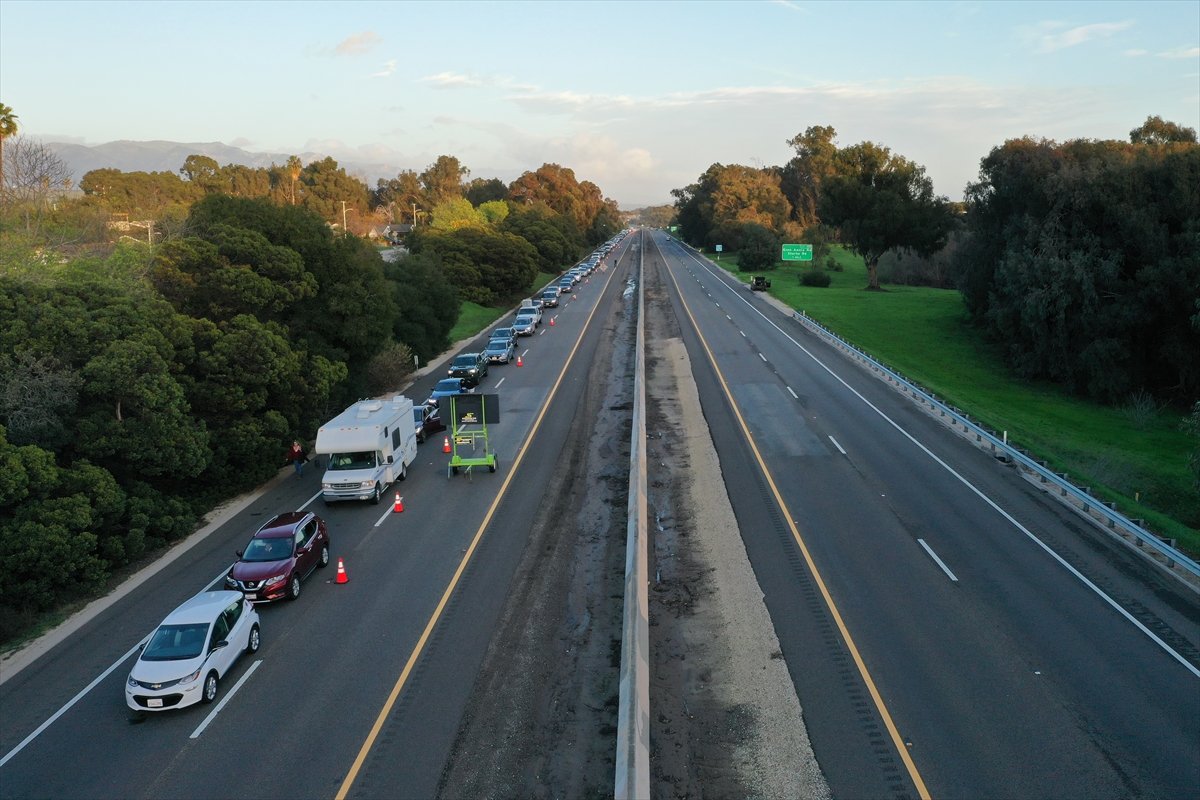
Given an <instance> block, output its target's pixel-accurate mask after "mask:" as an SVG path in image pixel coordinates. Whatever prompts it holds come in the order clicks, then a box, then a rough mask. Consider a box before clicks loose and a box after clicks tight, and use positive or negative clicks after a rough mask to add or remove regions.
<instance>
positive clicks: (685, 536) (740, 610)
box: [646, 281, 830, 798]
mask: <svg viewBox="0 0 1200 800" xmlns="http://www.w3.org/2000/svg"><path fill="white" fill-rule="evenodd" d="M654 283H655V282H653V281H651V283H649V284H648V290H647V337H646V338H647V341H648V344H647V354H646V372H647V381H648V382H647V393H648V395H650V396H651V397H653V398H654V400H653V402H650V403H649V406H650V408H649V413H648V418H647V436H648V438H649V447H648V460H649V463H650V465H651V466H650V492H649V501H650V508H651V510H652V514H653V516H654V520H653V521H652V523H651V526H650V527H651V538H652V540H653V550H652V552H651V557H650V563H651V568H650V572H651V576H650V581H651V582H650V650H651V663H652V669H651V679H650V696H651V712H650V743H651V752H650V759H651V792H652V794H653V796H654V797H656V798H674V797H679V798H698V797H705V796H708V797H771V798H800V797H805V798H827V797H829V796H830V795H829V788H828V786H827V785H826V783H825V779H824V777H823V776H822V775H821V773H820V770H819V768H818V767H817V764H816V759H815V758H814V756H813V753H812V747H811V746H810V744H809V741H808V734H807V730H806V728H805V726H804V721H803V718H802V714H801V709H800V703H799V700H798V699H797V696H796V691H795V687H794V686H793V684H792V681H791V677H790V675H789V674H788V671H787V667H786V664H785V663H784V661H783V656H782V652H781V650H780V647H779V641H778V639H777V638H776V636H775V629H774V626H773V624H772V623H771V619H770V616H769V614H768V612H767V609H766V606H765V604H764V603H763V600H762V592H761V591H760V589H759V587H758V582H757V580H756V579H755V577H754V573H753V570H752V569H751V567H750V562H749V559H748V558H747V556H746V551H745V547H744V546H743V544H742V539H741V535H740V533H739V531H738V527H737V520H736V519H735V518H734V515H733V508H732V506H731V504H730V502H729V497H728V495H727V494H726V492H725V483H724V480H723V478H722V475H721V465H720V462H719V461H718V459H717V454H716V451H715V449H714V447H713V444H712V438H711V436H710V435H709V431H708V425H707V424H706V423H705V420H704V416H703V412H702V410H701V407H700V402H699V397H698V395H697V393H696V386H695V382H694V381H693V379H692V373H691V364H690V362H689V360H688V355H687V352H686V350H685V348H684V346H683V343H682V342H681V341H680V339H679V338H678V329H677V325H676V323H675V320H674V319H673V317H672V315H671V308H670V305H669V303H668V302H667V301H666V298H665V297H664V296H663V295H662V293H661V291H660V290H659V287H657V286H655V285H654ZM650 287H653V288H650Z"/></svg>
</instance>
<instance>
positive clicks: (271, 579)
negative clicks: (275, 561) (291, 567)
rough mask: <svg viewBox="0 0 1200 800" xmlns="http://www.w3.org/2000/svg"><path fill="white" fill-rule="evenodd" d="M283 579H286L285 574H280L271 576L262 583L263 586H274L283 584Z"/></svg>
mask: <svg viewBox="0 0 1200 800" xmlns="http://www.w3.org/2000/svg"><path fill="white" fill-rule="evenodd" d="M285 578H287V573H286V572H281V573H279V574H278V575H272V576H271V577H269V578H267V579H266V580H265V581H263V586H274V585H275V584H277V583H283V581H284V579H285Z"/></svg>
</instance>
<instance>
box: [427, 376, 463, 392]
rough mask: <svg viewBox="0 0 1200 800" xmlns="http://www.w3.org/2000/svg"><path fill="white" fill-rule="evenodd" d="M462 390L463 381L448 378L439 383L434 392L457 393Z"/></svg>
mask: <svg viewBox="0 0 1200 800" xmlns="http://www.w3.org/2000/svg"><path fill="white" fill-rule="evenodd" d="M461 388H462V381H460V380H459V379H458V378H447V379H445V380H440V381H438V383H437V386H435V387H433V390H434V391H435V392H457V391H458V390H459V389H461Z"/></svg>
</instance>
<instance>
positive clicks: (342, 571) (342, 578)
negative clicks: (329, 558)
mask: <svg viewBox="0 0 1200 800" xmlns="http://www.w3.org/2000/svg"><path fill="white" fill-rule="evenodd" d="M335 582H336V583H349V582H350V578H349V577H347V576H346V565H345V564H343V563H342V557H341V556H338V576H337V581H335Z"/></svg>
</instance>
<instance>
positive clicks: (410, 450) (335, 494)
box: [314, 395, 417, 503]
mask: <svg viewBox="0 0 1200 800" xmlns="http://www.w3.org/2000/svg"><path fill="white" fill-rule="evenodd" d="M314 451H315V452H316V453H318V454H320V455H325V456H328V458H329V462H328V464H326V467H325V477H324V478H322V479H321V497H322V499H323V500H324V501H325V502H326V503H332V502H335V501H337V500H370V501H371V502H372V503H378V502H379V498H380V497H381V496H382V495H383V492H384V491H385V490H386V489H387V488H388V487H389V486H391V485H392V483H393V482H395V481H397V480H401V481H402V480H404V479H405V478H406V477H407V476H408V465H409V464H411V463H413V461H415V460H416V458H417V433H416V430H414V428H413V403H412V400H409V399H408V398H407V397H405V396H404V395H396V396H395V397H393V398H392V399H391V400H360V401H358V402H357V403H355V404H354V405H352V406H350V407H349V408H347V409H346V410H345V411H343V412H342V413H341V414H338V415H337V416H336V417H334V418H333V419H331V420H330V421H329V422H327V423H325V424H324V425H322V426H321V427H320V428H319V429H318V430H317V444H316V447H314Z"/></svg>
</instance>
